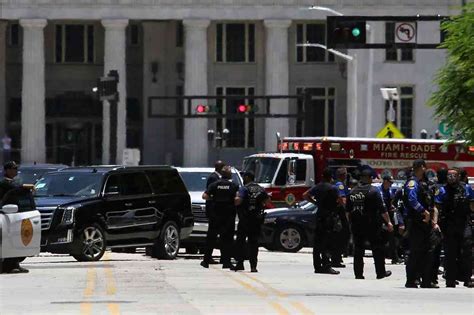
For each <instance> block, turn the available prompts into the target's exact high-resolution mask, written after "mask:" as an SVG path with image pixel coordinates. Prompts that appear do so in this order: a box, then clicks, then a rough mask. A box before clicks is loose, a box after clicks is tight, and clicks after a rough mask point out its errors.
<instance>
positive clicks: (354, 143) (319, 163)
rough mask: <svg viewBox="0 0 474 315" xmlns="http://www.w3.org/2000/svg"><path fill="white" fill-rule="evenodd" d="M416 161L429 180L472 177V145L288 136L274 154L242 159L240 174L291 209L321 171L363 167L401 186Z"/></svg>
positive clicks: (436, 141) (401, 140)
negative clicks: (454, 174)
mask: <svg viewBox="0 0 474 315" xmlns="http://www.w3.org/2000/svg"><path fill="white" fill-rule="evenodd" d="M416 159H424V160H425V161H426V163H427V167H428V172H429V173H431V174H433V175H434V174H435V172H436V171H437V170H438V169H440V168H448V167H462V168H464V169H465V170H467V172H468V175H469V176H470V177H474V146H468V145H467V144H466V142H464V141H458V142H455V143H451V144H448V143H446V142H445V141H444V140H427V139H378V138H374V139H372V138H338V137H287V138H283V139H279V143H278V152H276V153H258V154H254V155H250V156H247V157H245V158H244V161H243V171H253V172H254V173H255V179H256V182H257V183H259V184H260V185H262V186H263V187H265V189H266V190H267V192H269V193H271V195H272V202H273V203H274V204H275V205H282V204H287V205H293V204H295V203H296V202H298V201H300V200H302V195H303V193H304V192H305V191H306V190H307V189H308V188H309V187H311V186H312V185H314V184H315V183H317V182H319V181H320V179H321V174H322V171H323V169H324V168H326V167H329V168H332V169H334V170H335V169H337V168H339V167H345V168H347V170H348V172H349V173H352V172H353V171H354V170H356V169H358V168H361V167H363V166H365V165H367V166H369V167H370V168H372V169H373V170H374V171H375V172H376V173H377V174H380V176H381V177H382V176H384V175H391V176H393V177H394V178H395V179H398V180H400V181H401V180H406V177H407V171H408V170H409V169H410V167H411V165H412V163H413V161H414V160H416Z"/></svg>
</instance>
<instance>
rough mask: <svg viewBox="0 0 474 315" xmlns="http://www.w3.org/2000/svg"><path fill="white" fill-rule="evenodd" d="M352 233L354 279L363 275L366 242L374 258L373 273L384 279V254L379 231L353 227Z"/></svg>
mask: <svg viewBox="0 0 474 315" xmlns="http://www.w3.org/2000/svg"><path fill="white" fill-rule="evenodd" d="M352 231H353V238H354V275H355V276H356V277H362V276H363V275H364V253H365V243H366V242H367V241H368V242H369V243H370V248H371V250H372V256H373V258H374V263H375V273H376V274H377V276H378V277H384V276H385V254H384V249H383V245H384V242H383V238H382V231H381V229H376V228H368V227H366V228H360V227H357V228H354V227H353V228H352Z"/></svg>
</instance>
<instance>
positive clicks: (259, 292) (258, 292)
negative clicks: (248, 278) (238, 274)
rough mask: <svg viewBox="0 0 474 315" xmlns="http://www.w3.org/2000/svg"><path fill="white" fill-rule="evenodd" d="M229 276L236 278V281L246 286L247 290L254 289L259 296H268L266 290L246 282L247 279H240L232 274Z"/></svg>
mask: <svg viewBox="0 0 474 315" xmlns="http://www.w3.org/2000/svg"><path fill="white" fill-rule="evenodd" d="M229 278H231V279H232V280H234V281H235V282H237V283H238V284H240V285H241V286H243V287H244V288H246V289H247V290H249V291H252V292H253V293H255V294H256V295H258V296H259V297H266V296H268V294H267V293H266V292H265V291H262V290H259V289H257V288H256V287H254V286H253V285H251V284H249V283H247V282H245V281H242V280H240V279H236V278H234V277H232V276H229Z"/></svg>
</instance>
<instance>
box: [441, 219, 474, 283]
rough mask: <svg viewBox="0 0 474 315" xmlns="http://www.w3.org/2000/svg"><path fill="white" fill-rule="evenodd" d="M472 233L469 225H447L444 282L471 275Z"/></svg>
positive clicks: (464, 278) (468, 277) (465, 280)
mask: <svg viewBox="0 0 474 315" xmlns="http://www.w3.org/2000/svg"><path fill="white" fill-rule="evenodd" d="M471 238H472V233H471V228H470V226H467V225H466V226H465V227H462V226H455V225H452V226H448V227H447V229H446V233H445V235H444V242H445V243H444V244H445V245H444V250H445V265H444V267H445V269H446V282H447V283H448V282H451V283H452V282H455V281H456V279H457V278H458V279H460V280H462V281H464V282H467V281H470V279H471V277H472V239H471Z"/></svg>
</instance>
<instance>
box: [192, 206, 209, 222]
mask: <svg viewBox="0 0 474 315" xmlns="http://www.w3.org/2000/svg"><path fill="white" fill-rule="evenodd" d="M192 210H193V216H194V221H195V222H207V221H208V220H207V216H206V206H205V205H192Z"/></svg>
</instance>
